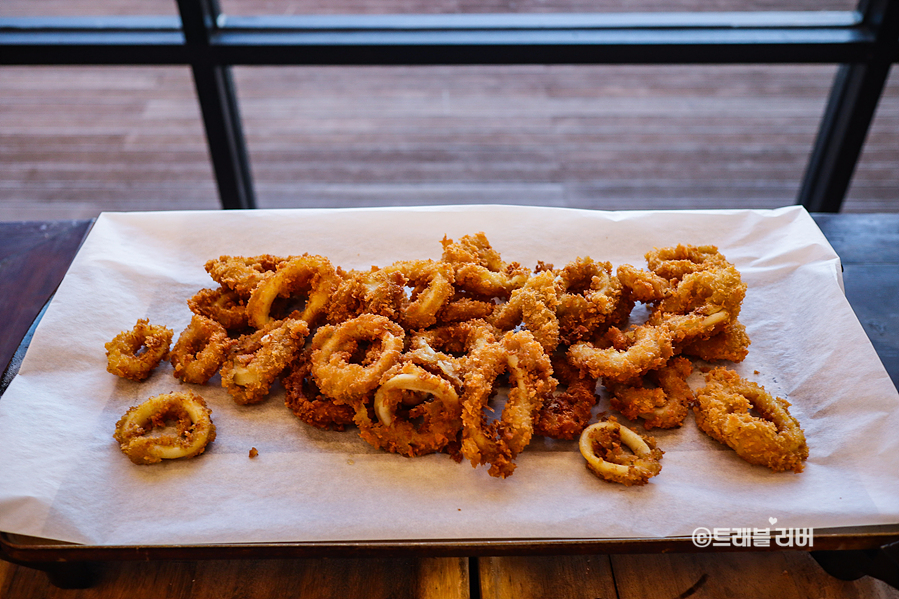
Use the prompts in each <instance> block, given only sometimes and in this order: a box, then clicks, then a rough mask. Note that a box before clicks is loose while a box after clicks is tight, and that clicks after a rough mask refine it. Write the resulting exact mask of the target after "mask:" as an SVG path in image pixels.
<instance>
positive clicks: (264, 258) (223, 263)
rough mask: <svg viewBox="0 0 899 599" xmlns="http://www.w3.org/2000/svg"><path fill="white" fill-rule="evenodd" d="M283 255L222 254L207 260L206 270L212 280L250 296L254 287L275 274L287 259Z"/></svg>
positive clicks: (242, 295)
mask: <svg viewBox="0 0 899 599" xmlns="http://www.w3.org/2000/svg"><path fill="white" fill-rule="evenodd" d="M287 259H288V258H282V257H281V256H272V255H271V254H262V255H259V256H251V257H244V256H220V257H219V258H217V259H215V260H209V261H208V262H206V272H207V273H209V276H210V277H212V280H213V281H215V282H216V283H218V284H219V285H221V286H222V287H224V288H226V289H230V290H231V291H234V292H236V293H237V294H238V295H240V296H241V297H250V294H251V293H253V289H255V288H256V286H257V285H258V284H259V283H261V282H262V281H264V280H266V279H267V278H269V277H270V276H272V275H273V274H274V271H275V270H276V269H277V268H278V265H279V264H281V263H282V262H284V261H285V260H287Z"/></svg>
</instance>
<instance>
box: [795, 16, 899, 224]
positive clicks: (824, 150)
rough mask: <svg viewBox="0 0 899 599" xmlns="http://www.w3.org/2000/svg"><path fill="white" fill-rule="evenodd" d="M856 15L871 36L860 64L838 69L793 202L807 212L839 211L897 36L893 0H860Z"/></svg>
mask: <svg viewBox="0 0 899 599" xmlns="http://www.w3.org/2000/svg"><path fill="white" fill-rule="evenodd" d="M859 11H860V12H862V14H863V15H864V23H865V25H866V26H868V27H870V28H872V29H873V30H874V31H875V36H876V37H875V39H876V41H875V44H874V47H873V51H872V52H873V55H872V56H871V57H870V58H869V60H868V62H865V63H853V64H844V65H841V66H840V68H839V70H838V71H837V74H836V77H835V78H834V84H833V87H832V88H831V92H830V97H829V99H828V102H827V108H826V109H825V111H824V116H823V118H822V120H821V125H820V127H819V129H818V136H817V139H816V140H815V145H814V147H813V149H812V153H811V156H810V157H809V163H808V167H807V168H806V172H805V176H804V177H803V181H802V186H801V188H800V190H799V197H798V203H800V204H802V205H803V206H805V207H806V208H807V209H808V210H810V211H812V212H839V211H840V208H841V207H842V205H843V200H844V198H845V196H846V192H847V190H848V189H849V183H850V182H851V180H852V175H853V173H854V172H855V167H856V165H857V164H858V160H859V157H860V156H861V152H862V148H863V146H864V143H865V138H866V137H867V135H868V129H869V128H870V126H871V122H872V121H873V120H874V113H875V111H876V109H877V104H878V102H879V101H880V97H881V95H882V94H883V89H884V86H885V85H886V80H887V76H888V75H889V71H890V65H891V62H892V61H893V60H895V54H896V48H897V36H899V0H870V1H868V0H862V2H861V3H860V4H859Z"/></svg>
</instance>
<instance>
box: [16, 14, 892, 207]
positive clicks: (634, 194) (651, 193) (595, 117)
mask: <svg viewBox="0 0 899 599" xmlns="http://www.w3.org/2000/svg"><path fill="white" fill-rule="evenodd" d="M513 4H514V6H513ZM775 4H777V3H770V2H767V1H766V0H719V1H718V2H714V3H711V4H709V3H701V8H700V9H701V10H712V9H715V10H737V9H761V10H764V9H772V8H775ZM113 5H115V8H114V7H113ZM698 6H699V3H695V2H694V1H693V0H641V1H640V2H639V3H637V4H633V5H632V4H628V5H627V7H628V9H629V10H659V9H663V10H690V9H694V8H698ZM849 6H850V4H847V2H845V0H829V1H828V2H827V3H826V4H822V3H821V2H813V1H812V0H796V2H795V3H791V4H790V5H788V6H784V5H782V4H777V7H779V8H789V9H813V8H818V9H845V8H849ZM616 7H617V8H616ZM223 8H224V9H225V10H233V11H235V12H242V13H245V14H252V13H262V12H266V11H268V12H272V13H276V14H286V13H299V12H313V13H315V12H350V11H359V12H390V11H396V12H459V11H473V10H477V11H479V12H486V11H500V10H519V11H522V12H525V11H546V12H549V11H555V10H563V9H567V10H621V5H620V3H612V2H600V3H593V2H589V3H585V2H580V3H579V2H576V1H575V2H562V1H561V0H555V1H554V2H543V1H541V2H536V0H534V1H533V2H516V3H511V2H507V1H505V0H502V1H500V0H496V1H493V2H483V3H471V2H464V1H461V0H445V1H443V2H437V3H422V2H420V1H417V0H389V1H386V2H380V3H363V2H360V1H359V0H342V1H341V2H333V3H329V2H320V1H315V0H305V1H301V0H278V1H277V2H276V1H275V0H226V1H225V2H223ZM67 10H68V11H72V14H101V13H103V12H109V13H118V14H124V13H128V12H129V11H130V12H133V13H144V14H147V13H166V14H174V6H173V3H171V2H168V1H167V0H154V1H153V2H144V1H143V0H141V1H140V2H138V1H128V2H116V3H110V2H109V1H108V0H79V1H77V2H57V1H55V0H45V1H43V2H41V3H37V4H36V3H34V2H32V1H31V0H5V1H4V2H3V3H0V16H21V15H25V14H64V13H66V11H67ZM834 72H835V66H833V65H741V66H603V65H601V66H540V65H537V66H513V67H493V66H491V67H433V68H429V67H355V68H340V67H303V68H293V67H238V68H235V69H234V74H235V80H236V84H237V88H238V93H239V102H240V107H241V112H242V114H243V116H244V123H245V133H246V137H247V140H248V145H249V149H250V161H251V168H252V171H253V174H254V177H255V183H256V192H257V196H258V202H259V205H260V206H261V207H279V208H281V207H327V206H339V207H351V206H372V205H416V204H446V203H518V204H534V205H552V206H569V207H590V208H601V209H644V208H646V209H671V208H675V209H676V208H718V207H721V208H729V207H748V208H769V207H775V206H781V205H785V204H791V203H793V202H794V201H795V197H796V195H797V192H798V189H799V185H800V181H801V178H802V174H803V171H804V169H805V166H806V162H807V160H808V155H809V152H810V149H811V145H812V143H813V141H814V137H815V134H816V131H817V128H818V123H819V119H820V117H821V114H822V113H823V110H824V105H825V101H826V98H827V94H828V91H829V89H830V86H831V83H832V80H833V75H834ZM218 206H219V204H218V197H217V192H216V188H215V183H214V180H213V177H212V169H211V166H210V164H209V159H208V151H207V148H206V141H205V138H204V134H203V128H202V124H201V120H200V113H199V108H198V105H197V101H196V94H195V92H194V89H193V82H192V80H191V77H190V73H189V70H188V69H187V68H186V67H71V68H60V67H4V68H0V220H17V219H46V218H50V219H70V218H84V217H92V216H96V215H97V214H98V213H99V212H101V211H104V210H169V209H216V208H218ZM844 211H846V212H897V211H899V75H897V74H896V71H895V69H894V72H893V74H892V75H891V78H890V81H889V85H888V89H887V93H886V94H885V96H884V97H883V99H882V101H881V104H880V107H879V110H878V113H877V115H876V118H875V121H874V124H873V127H872V129H871V131H870V134H869V139H868V143H867V145H866V147H865V150H864V154H863V156H862V159H861V161H860V163H859V165H858V168H857V171H856V174H855V178H854V180H853V183H852V187H851V189H850V191H849V194H848V198H847V201H846V203H845V205H844Z"/></svg>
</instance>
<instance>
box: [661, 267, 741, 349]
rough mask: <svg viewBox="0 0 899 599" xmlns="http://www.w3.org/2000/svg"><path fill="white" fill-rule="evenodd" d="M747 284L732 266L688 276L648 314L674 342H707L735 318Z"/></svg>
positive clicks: (738, 312)
mask: <svg viewBox="0 0 899 599" xmlns="http://www.w3.org/2000/svg"><path fill="white" fill-rule="evenodd" d="M745 296H746V284H745V283H743V282H742V280H741V277H740V272H739V271H738V270H737V269H736V268H734V267H733V266H731V265H727V266H723V267H717V268H711V269H708V270H702V271H698V272H693V273H689V274H687V275H685V276H684V278H683V279H681V281H680V282H679V283H678V284H677V286H676V287H675V288H674V290H673V291H672V292H671V293H670V294H669V296H668V297H666V298H665V299H664V300H663V301H662V302H661V303H659V305H658V307H657V308H656V309H655V310H654V311H653V313H652V314H651V315H650V318H649V321H648V322H649V323H650V324H653V325H664V326H667V327H668V329H669V330H670V331H671V334H672V337H673V339H674V342H675V343H689V342H691V341H694V340H696V339H708V338H709V337H711V336H712V335H714V334H716V333H719V332H721V331H722V330H724V329H725V328H726V327H727V326H728V325H729V324H730V323H732V322H734V321H735V320H736V319H737V316H739V314H740V309H741V307H742V304H743V298H744V297H745Z"/></svg>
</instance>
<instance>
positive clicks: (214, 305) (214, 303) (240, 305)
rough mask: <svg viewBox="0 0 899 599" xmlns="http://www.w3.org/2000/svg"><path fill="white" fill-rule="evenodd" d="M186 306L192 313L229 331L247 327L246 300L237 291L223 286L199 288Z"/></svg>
mask: <svg viewBox="0 0 899 599" xmlns="http://www.w3.org/2000/svg"><path fill="white" fill-rule="evenodd" d="M187 307H188V308H190V311H191V312H193V313H194V314H199V315H200V316H205V317H206V318H210V319H212V320H214V321H216V322H217V323H219V324H220V325H222V326H223V327H225V328H226V329H227V330H229V331H234V330H238V329H244V328H246V327H247V306H246V301H245V300H244V299H243V298H242V297H241V296H240V295H238V293H237V292H235V291H231V290H229V289H225V288H224V287H219V288H218V289H201V290H200V291H198V292H197V294H196V295H194V296H193V297H192V298H190V299H188V300H187Z"/></svg>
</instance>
